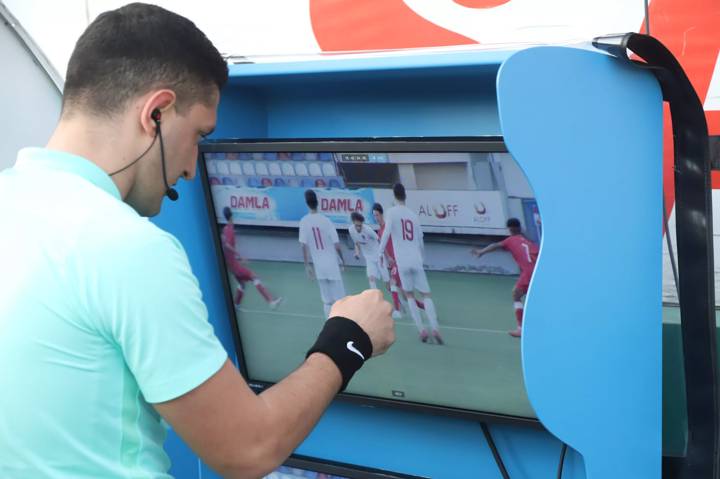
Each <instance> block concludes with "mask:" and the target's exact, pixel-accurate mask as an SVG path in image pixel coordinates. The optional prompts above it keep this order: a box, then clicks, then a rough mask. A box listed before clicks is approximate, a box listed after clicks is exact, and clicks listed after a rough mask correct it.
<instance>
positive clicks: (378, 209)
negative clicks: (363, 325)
mask: <svg viewBox="0 0 720 479" xmlns="http://www.w3.org/2000/svg"><path fill="white" fill-rule="evenodd" d="M372 211H373V217H374V218H375V222H376V223H377V224H378V226H380V229H379V230H378V232H377V234H378V237H382V234H383V231H385V216H384V214H385V212H384V210H383V207H382V205H381V204H380V203H375V204H374V205H373V208H372ZM384 253H385V254H384V256H383V255H381V258H383V259H385V261H384V263H385V266H386V267H387V271H388V272H389V273H390V275H389V276H390V277H389V279H388V278H386V277H385V276H384V275H383V280H384V281H385V286H386V287H387V289H388V291H390V294H391V295H392V299H393V312H392V317H393V318H394V319H399V318H400V317H401V316H402V312H401V310H400V294H399V291H398V288H402V282H401V281H400V274H399V273H398V269H397V264H396V263H395V250H394V249H393V243H392V238H391V239H390V240H389V241H388V244H387V246H386V247H385V251H384ZM415 303H416V304H417V305H418V308H420V309H422V310H424V309H425V304H424V303H423V302H422V301H420V300H419V299H417V298H416V299H415ZM406 306H407V305H406Z"/></svg>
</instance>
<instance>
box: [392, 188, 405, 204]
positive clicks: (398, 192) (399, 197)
mask: <svg viewBox="0 0 720 479" xmlns="http://www.w3.org/2000/svg"><path fill="white" fill-rule="evenodd" d="M393 196H394V197H395V200H396V201H400V202H403V203H404V202H405V198H407V195H406V194H405V187H404V186H403V184H402V183H395V184H394V185H393Z"/></svg>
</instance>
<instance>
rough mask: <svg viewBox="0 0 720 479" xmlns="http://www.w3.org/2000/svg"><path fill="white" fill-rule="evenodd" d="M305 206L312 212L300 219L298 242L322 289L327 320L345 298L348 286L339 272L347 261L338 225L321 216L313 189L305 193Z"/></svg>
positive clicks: (310, 270)
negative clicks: (346, 286)
mask: <svg viewBox="0 0 720 479" xmlns="http://www.w3.org/2000/svg"><path fill="white" fill-rule="evenodd" d="M305 204H306V205H307V207H308V209H309V210H310V212H309V213H308V214H306V215H305V216H303V217H302V219H301V220H300V229H299V237H298V240H299V241H300V244H301V245H302V253H303V261H304V262H305V271H306V272H307V275H308V278H310V279H315V280H317V283H318V286H319V287H320V298H321V300H322V303H323V310H324V311H325V319H327V318H328V317H329V315H330V308H331V306H332V304H333V303H334V302H335V301H337V300H338V299H340V298H342V297H344V296H345V285H344V283H343V279H342V274H341V273H340V264H344V263H345V261H344V260H343V256H342V251H341V249H340V239H339V238H338V234H337V230H336V229H335V225H334V224H333V223H332V221H330V220H329V219H328V218H327V216H325V215H323V214H322V213H318V210H317V208H318V199H317V195H316V194H315V192H314V191H313V190H307V191H305ZM311 258H312V262H313V264H312V265H310V259H311ZM338 261H339V263H338ZM313 266H314V267H313Z"/></svg>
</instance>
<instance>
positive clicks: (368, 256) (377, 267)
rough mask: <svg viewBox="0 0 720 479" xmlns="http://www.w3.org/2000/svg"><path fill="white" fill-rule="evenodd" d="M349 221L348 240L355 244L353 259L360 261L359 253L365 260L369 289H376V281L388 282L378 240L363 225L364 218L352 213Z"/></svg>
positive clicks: (368, 228) (370, 229) (373, 233)
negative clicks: (350, 224)
mask: <svg viewBox="0 0 720 479" xmlns="http://www.w3.org/2000/svg"><path fill="white" fill-rule="evenodd" d="M350 220H351V221H352V224H353V225H352V226H351V227H350V228H348V233H350V238H352V240H353V242H354V243H355V259H360V253H361V252H362V255H363V257H364V258H365V266H366V269H367V277H368V282H369V283H370V288H371V289H378V287H377V281H378V279H380V280H382V281H383V282H388V281H390V275H389V274H388V270H387V268H385V267H383V265H381V259H380V254H379V253H380V250H379V249H378V245H379V244H380V238H378V235H377V233H375V231H374V230H373V229H372V228H370V227H369V226H368V225H366V224H365V217H364V216H363V215H362V214H360V213H358V212H357V211H353V212H352V213H351V214H350Z"/></svg>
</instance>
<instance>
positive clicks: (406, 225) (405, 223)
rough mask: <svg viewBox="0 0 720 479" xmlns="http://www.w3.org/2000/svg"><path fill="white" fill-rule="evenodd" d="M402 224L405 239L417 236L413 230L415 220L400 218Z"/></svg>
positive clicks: (410, 239)
mask: <svg viewBox="0 0 720 479" xmlns="http://www.w3.org/2000/svg"><path fill="white" fill-rule="evenodd" d="M400 225H401V226H402V237H403V240H405V241H412V240H413V238H415V232H414V231H413V222H412V221H410V220H400Z"/></svg>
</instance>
